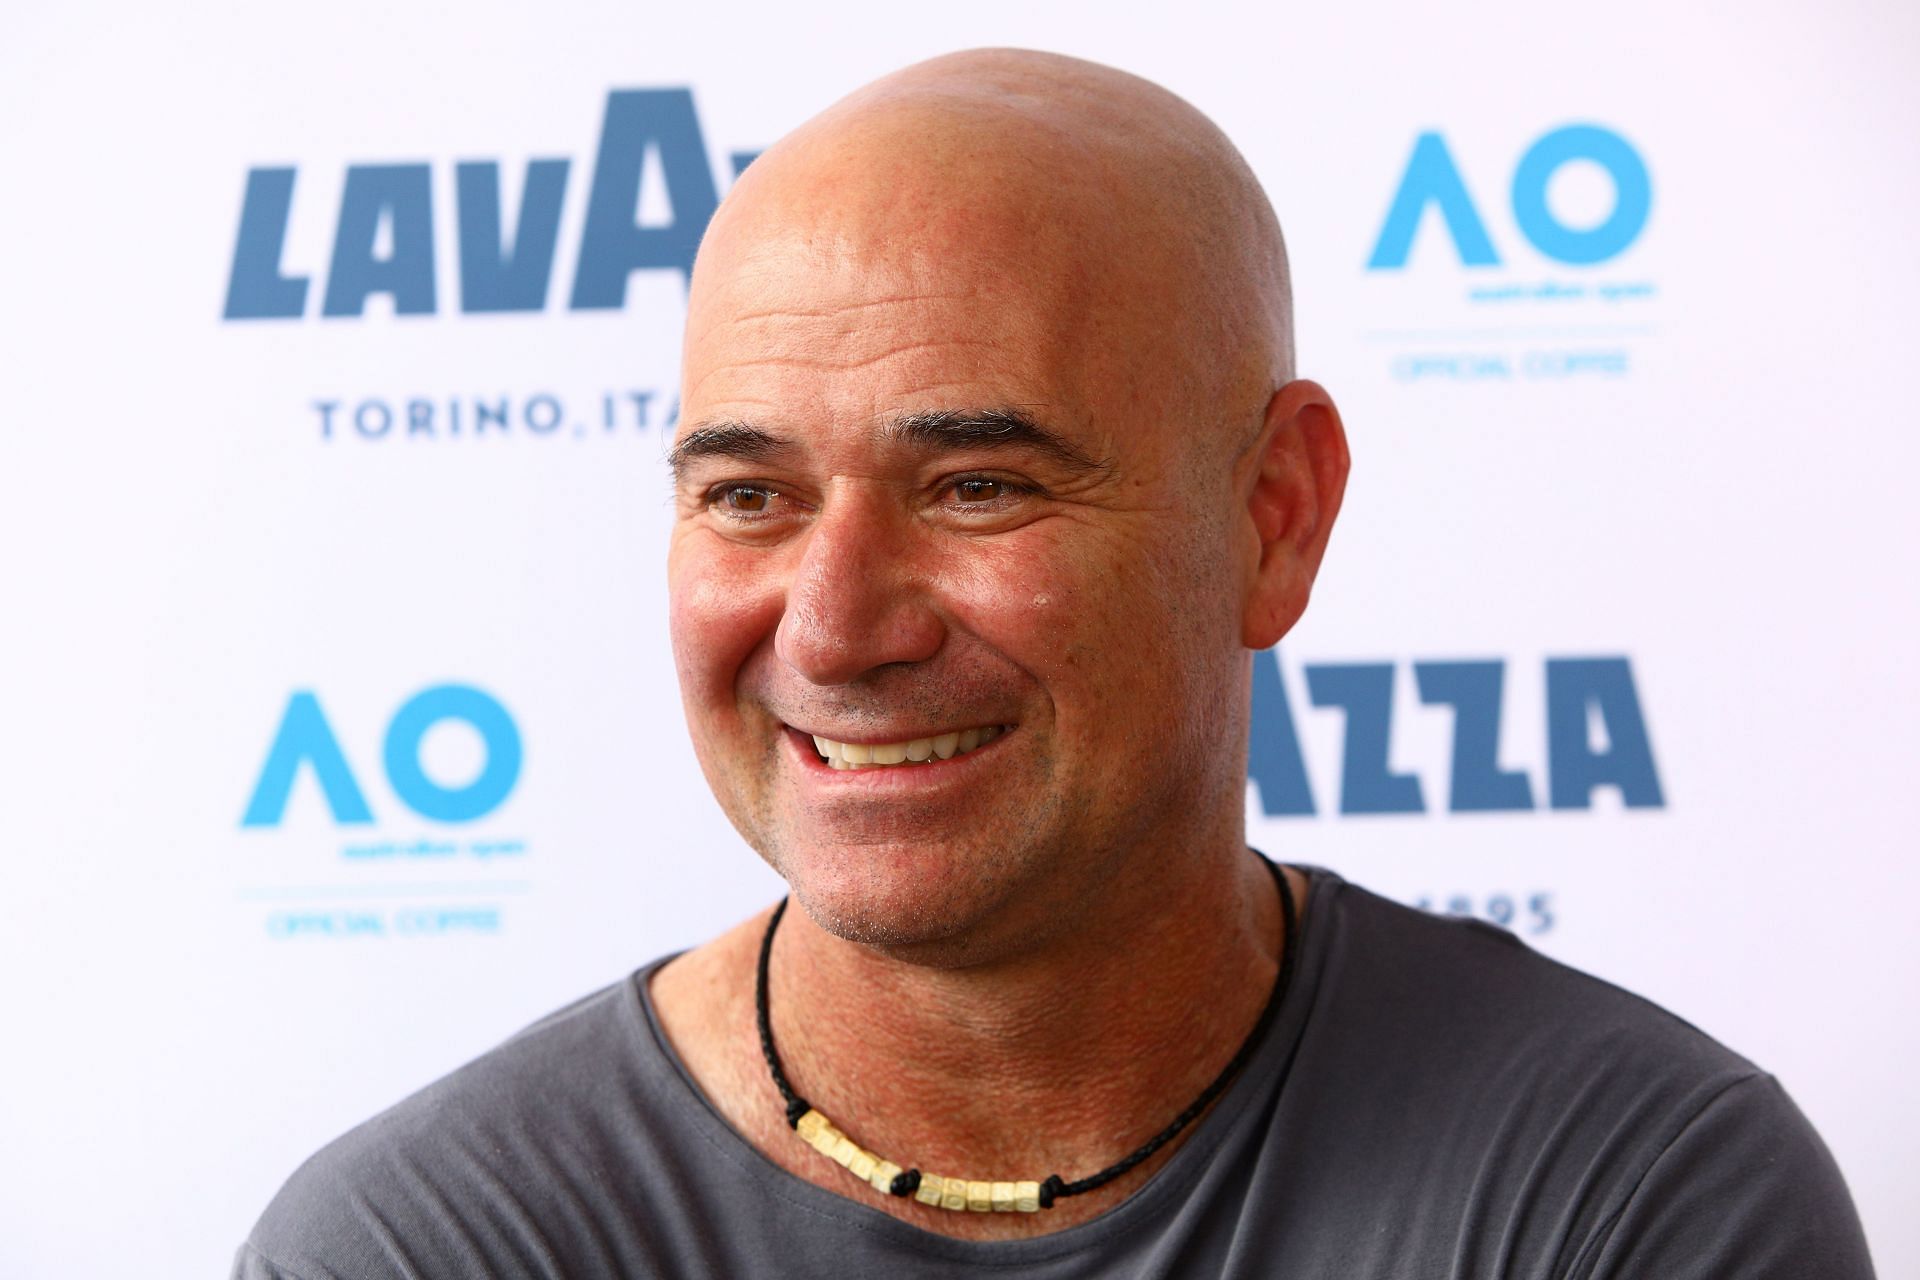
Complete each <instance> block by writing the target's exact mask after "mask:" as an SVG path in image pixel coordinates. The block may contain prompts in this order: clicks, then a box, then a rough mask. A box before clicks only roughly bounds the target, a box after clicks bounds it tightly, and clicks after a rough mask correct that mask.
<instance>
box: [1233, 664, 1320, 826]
mask: <svg viewBox="0 0 1920 1280" xmlns="http://www.w3.org/2000/svg"><path fill="white" fill-rule="evenodd" d="M1247 776H1248V777H1250V778H1252V779H1253V780H1254V782H1255V783H1257V784H1259V787H1260V811H1261V812H1262V813H1264V814H1266V815H1267V816H1268V817H1269V818H1278V817H1292V816H1299V815H1303V814H1311V813H1312V812H1313V811H1314V810H1313V789H1312V788H1311V787H1310V786H1309V785H1308V783H1307V762H1306V760H1305V758H1304V757H1302V755H1301V754H1300V735H1299V734H1298V733H1296V732H1295V731H1294V727H1293V709H1292V708H1291V707H1290V706H1288V705H1287V688H1286V685H1284V684H1283V683H1281V680H1280V659H1279V658H1278V657H1277V656H1276V655H1275V653H1274V651H1273V650H1272V649H1262V650H1260V651H1259V652H1258V653H1255V654H1254V655H1253V724H1252V732H1251V733H1250V734H1249V736H1248V740H1247Z"/></svg>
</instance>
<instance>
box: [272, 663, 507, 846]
mask: <svg viewBox="0 0 1920 1280" xmlns="http://www.w3.org/2000/svg"><path fill="white" fill-rule="evenodd" d="M446 721H459V722H461V723H464V724H466V725H467V726H468V727H469V728H471V729H472V730H473V731H474V732H475V733H476V734H478V735H479V739H480V742H481V744H482V745H483V747H484V749H485V763H484V765H483V766H482V767H481V769H480V771H479V773H478V774H477V775H476V776H475V777H474V778H473V779H472V780H471V781H468V782H466V783H463V784H462V785H459V786H447V785H444V784H442V783H441V782H438V781H436V780H435V779H434V778H433V777H432V776H430V775H429V774H428V772H427V770H426V768H425V767H424V765H423V764H422V761H421V747H422V744H423V743H424V741H425V740H426V737H427V735H428V733H429V732H430V731H432V730H433V729H434V728H435V727H436V726H438V725H440V724H442V723H443V722H446ZM380 758H381V764H382V766H383V768H384V771H385V773H386V778H387V783H388V785H389V786H390V787H391V788H392V790H393V794H394V795H395V796H396V797H397V798H398V799H399V801H400V803H401V804H403V805H404V806H406V807H407V808H408V809H409V810H411V811H412V812H413V813H414V814H416V815H418V816H419V817H422V818H426V819H429V820H430V821H434V822H443V823H466V822H474V821H477V820H478V819H481V818H484V817H486V816H487V815H489V814H491V813H493V812H494V811H495V810H496V809H498V808H499V807H500V806H501V805H502V804H503V803H505V802H506V799H507V797H508V796H509V795H511V794H512V792H513V788H514V784H515V783H517V782H518V781H519V779H520V765H521V758H522V751H521V743H520V730H519V727H518V726H517V725H516V724H515V723H514V720H513V717H512V715H510V714H509V713H508V712H507V709H506V707H504V706H502V705H501V703H500V701H499V700H498V699H496V698H494V697H493V696H492V695H491V694H488V693H486V692H484V691H482V690H480V689H476V688H474V687H473V686H472V685H465V684H443V685H435V686H434V687H432V688H429V689H423V690H421V691H420V692H419V693H416V694H414V695H413V696H412V697H411V698H408V699H407V700H406V701H405V702H404V703H402V704H401V705H400V707H399V709H398V710H397V711H395V712H394V714H393V717H392V719H391V720H390V721H389V722H388V724H387V731H386V737H385V741H384V745H383V749H382V751H381V757H380ZM302 766H305V767H306V768H307V770H308V771H310V772H311V773H312V775H313V777H314V780H315V781H316V782H317V783H318V784H319V787H320V791H321V795H322V796H323V797H324V799H325V801H326V805H327V809H328V812H329V813H330V814H331V815H332V817H333V821H334V823H335V824H336V825H339V826H364V825H368V824H371V823H372V822H373V821H374V816H373V810H372V808H371V807H370V806H369V805H368V804H367V799H366V792H365V791H364V790H363V789H362V787H361V785H360V782H359V778H358V776H357V775H356V774H355V772H354V769H353V766H352V765H351V764H349V763H348V760H347V755H346V752H345V751H344V750H342V749H341V746H340V740H339V738H338V737H337V736H336V735H335V733H334V731H333V727H332V726H331V725H330V724H329V723H328V721H327V716H326V712H325V711H324V710H323V709H322V708H321V705H320V699H319V698H318V697H317V696H316V695H315V694H314V693H313V692H311V691H310V690H305V689H302V690H299V691H297V692H295V693H294V694H293V695H292V697H290V698H289V699H288V700H287V707H286V710H285V712H284V713H283V714H282V715H281V718H280V725H279V728H278V729H277V730H275V732H274V735H273V741H272V743H271V745H269V746H268V748H267V755H266V760H265V762H264V763H263V764H262V765H261V767H260V774H259V777H258V778H257V780H256V781H255V782H254V786H253V793H252V795H251V797H250V798H249V799H248V801H247V807H246V812H245V813H244V815H242V817H241V819H240V825H241V826H242V827H243V828H251V827H278V826H279V825H280V823H281V820H282V818H283V817H284V816H285V814H286V810H287V801H288V799H289V797H290V796H291V795H292V793H293V787H294V783H295V782H296V780H297V779H298V776H299V774H300V772H301V769H302Z"/></svg>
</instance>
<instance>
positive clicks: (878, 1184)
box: [867, 1160, 904, 1195]
mask: <svg viewBox="0 0 1920 1280" xmlns="http://www.w3.org/2000/svg"><path fill="white" fill-rule="evenodd" d="M902 1172H904V1170H902V1169H901V1168H900V1166H899V1165H897V1164H895V1163H894V1162H893V1161H891V1160H882V1161H881V1162H880V1163H879V1164H877V1165H875V1166H874V1167H873V1173H872V1175H871V1176H870V1177H868V1179H867V1181H868V1183H870V1184H871V1185H872V1187H873V1189H874V1190H875V1191H878V1192H880V1193H881V1194H882V1195H892V1194H893V1180H894V1179H895V1178H897V1177H899V1176H900V1175H901V1173H902Z"/></svg>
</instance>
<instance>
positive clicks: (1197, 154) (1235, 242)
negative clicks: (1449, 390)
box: [687, 49, 1292, 434]
mask: <svg viewBox="0 0 1920 1280" xmlns="http://www.w3.org/2000/svg"><path fill="white" fill-rule="evenodd" d="M887 297H894V298H900V299H909V298H921V299H928V300H930V301H929V302H928V303H927V305H929V306H938V305H940V304H939V302H938V301H936V300H939V299H944V300H945V302H946V303H948V304H953V305H957V306H959V307H961V308H965V307H968V306H971V307H992V308H996V309H999V311H1000V314H1001V319H1002V320H1003V321H1005V322H1006V323H1007V324H1009V325H1011V326H1012V328H1013V330H1014V332H1012V333H1010V334H1009V335H1007V336H1008V337H1009V338H1010V340H1011V341H1012V342H1014V343H1015V344H1017V345H1020V346H1023V347H1025V348H1027V349H1028V350H1030V351H1031V352H1032V353H1033V354H1034V355H1036V356H1037V357H1039V358H1042V359H1044V360H1046V361H1048V362H1050V363H1053V364H1055V365H1057V366H1058V367H1060V368H1061V369H1062V370H1063V371H1065V370H1068V369H1071V370H1072V371H1073V374H1074V376H1075V377H1076V378H1077V379H1078V381H1079V382H1080V383H1082V384H1083V385H1082V386H1081V387H1078V388H1075V389H1076V390H1091V389H1092V388H1093V387H1094V386H1104V387H1106V388H1108V389H1110V390H1123V391H1124V393H1125V395H1124V402H1125V403H1128V404H1131V405H1132V406H1134V407H1135V408H1137V409H1139V410H1146V411H1148V412H1151V413H1154V414H1157V415H1161V416H1162V417H1166V416H1168V415H1171V416H1172V417H1173V418H1175V419H1178V420H1179V421H1181V422H1184V423H1187V424H1195V425H1197V423H1198V422H1200V421H1205V422H1209V423H1220V424H1222V425H1225V424H1228V423H1236V424H1239V425H1241V426H1246V425H1250V424H1251V422H1252V421H1253V418H1254V417H1255V416H1257V414H1258V411H1259V409H1260V408H1261V406H1262V405H1263V404H1264V403H1265V400H1266V397H1267V396H1268V395H1270V394H1271V393H1272V391H1273V390H1274V389H1275V388H1277V387H1279V386H1281V385H1283V384H1284V383H1286V382H1287V381H1288V380H1289V379H1290V378H1291V377H1292V331H1291V307H1290V301H1289V292H1288V280H1287V265H1286V251H1285V248H1284V246H1283V244H1282V241H1281V236H1280V228H1279V224H1278V222H1277V221H1276V219H1275V217H1274V214H1273V210H1272V207H1271V205H1270V204H1269V203H1268V201H1267V199H1266V196H1265V194H1264V193H1263V192H1262V191H1261V189H1260V186H1259V183H1258V181H1257V180H1256V179H1255V177H1254V176H1253V173H1252V171H1251V170H1250V169H1249V168H1248V167H1247V164H1246V162H1245V161H1244V160H1243V159H1242V158H1241V156H1240V154H1239V152H1238V151H1236V150H1235V149H1234V147H1233V145H1232V143H1230V142H1229V141H1228V140H1227V139H1226V137H1225V135H1224V134H1222V133H1221V132H1220V130H1219V129H1218V128H1217V127H1215V126H1214V124H1213V123H1212V122H1211V121H1209V120H1208V119H1207V118H1206V117H1205V116H1203V115H1201V114H1200V113H1199V112H1198V111H1196V110H1195V109H1194V108H1193V107H1192V106H1190V105H1189V104H1187V103H1186V102H1185V101H1183V100H1182V99H1180V98H1178V97H1176V96H1175V95H1173V94H1171V93H1169V92H1167V91H1166V90H1164V89H1162V88H1160V87H1159V86H1157V85H1154V84H1151V83H1149V82H1148V81H1145V80H1142V79H1140V78H1138V77H1136V76H1131V75H1128V74H1126V73H1124V72H1120V71H1116V70H1114V69H1112V68H1109V67H1103V66H1100V65H1098V64H1095V63H1090V62H1083V61H1080V60H1078V59H1074V58H1066V57H1061V56H1058V55H1054V54H1043V53H1033V52H1026V51H1020V50H1002V49H989V50H976V51H971V52H965V53H957V54H951V55H948V56H946V57H941V58H936V59H933V60H931V61H929V62H923V63H920V64H918V65H916V66H912V67H909V68H907V69H905V70H903V71H900V72H897V73H895V74H893V75H890V76H887V77H885V78H884V79H881V80H879V81H876V82H874V83H873V84H871V85H868V86H867V87H865V88H863V89H861V90H859V91H857V92H855V93H853V94H852V95H850V96H848V97H847V98H844V99H842V100H841V101H840V102H838V103H836V104H834V105H833V106H832V107H829V108H828V109H827V110H826V111H824V112H822V113H821V114H820V115H818V116H816V117H814V118H813V119H812V120H810V121H808V122H807V123H805V124H803V125H802V126H800V127H799V128H798V129H796V130H794V131H793V132H792V133H790V134H788V135H787V136H786V137H785V138H784V139H782V140H781V141H780V142H779V143H777V144H776V145H775V146H773V147H772V148H771V149H769V150H768V151H767V152H766V153H764V154H763V155H762V156H761V157H760V158H759V159H758V160H756V161H755V162H754V164H753V165H752V167H751V168H750V169H748V171H747V172H746V173H745V174H744V175H743V176H742V178H741V180H740V181H739V183H738V184H737V185H736V186H735V188H734V190H733V191H732V193H731V194H730V195H729V196H728V198H727V200H726V201H725V202H724V203H723V204H722V206H721V208H720V211H719V213H718V214H717V215H716V216H715V218H714V220H713V222H712V224H711V226H710V227H709V229H708V232H707V236H706V240H705V242H704V243H703V244H702V246H701V250H700V256H699V260H698V263H697V265H696V268H695V272H694V278H693V287H692V294H691V299H690V308H689V319H688V325H689V327H688V335H689V367H688V369H687V374H688V377H689V379H690V380H692V382H691V383H690V385H689V386H688V388H687V390H688V393H689V394H690V395H698V394H699V392H700V388H699V387H698V385H697V382H698V380H700V379H701V378H702V377H703V375H704V374H705V373H706V372H707V370H706V368H705V366H704V365H703V364H702V363H701V361H700V360H699V358H698V357H699V355H700V352H699V350H698V348H699V345H700V342H701V340H702V339H705V338H711V337H717V336H722V335H720V334H718V333H716V332H715V331H714V326H729V325H737V324H738V323H740V317H741V316H742V315H743V314H744V315H753V314H755V313H757V312H767V313H772V312H791V311H795V310H798V311H818V312H826V311H835V310H838V309H839V308H841V307H842V306H844V305H847V304H853V305H856V306H862V307H865V306H868V305H869V304H872V303H874V302H875V301H876V300H877V299H884V298H887ZM1015 313H1017V314H1015ZM850 314H858V313H857V312H856V313H850ZM871 314H872V313H871V311H869V312H868V315H869V316H871ZM843 318H845V317H843ZM749 323H750V322H749ZM847 323H853V321H852V320H851V319H848V320H847ZM826 328H827V329H829V330H831V331H832V332H831V333H827V332H822V333H817V334H815V335H813V336H814V339H815V341H814V342H811V343H808V344H807V345H810V346H813V345H817V346H819V348H820V351H819V354H820V355H821V357H822V358H853V359H861V358H868V357H877V356H878V355H879V353H878V352H859V351H856V352H852V353H846V352H841V353H839V355H838V356H830V355H829V354H828V352H827V351H826V349H825V347H826V345H827V344H828V342H829V340H830V339H831V338H834V337H844V336H845V334H844V333H842V332H841V329H842V328H844V326H827V327H826ZM795 336H797V335H794V334H792V333H789V334H788V335H787V337H788V339H789V340H791V339H792V338H794V337H795ZM856 345H858V344H857V342H856ZM1234 434H1239V433H1238V432H1237V431H1236V432H1235V433H1234Z"/></svg>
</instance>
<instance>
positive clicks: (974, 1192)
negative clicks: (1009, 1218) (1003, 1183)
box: [967, 1182, 993, 1213]
mask: <svg viewBox="0 0 1920 1280" xmlns="http://www.w3.org/2000/svg"><path fill="white" fill-rule="evenodd" d="M967 1208H969V1209H971V1210H972V1211H973V1212H975V1213H992V1212H993V1184H992V1183H991V1182H969V1183H968V1184H967Z"/></svg>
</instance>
